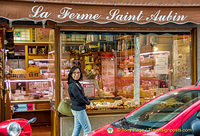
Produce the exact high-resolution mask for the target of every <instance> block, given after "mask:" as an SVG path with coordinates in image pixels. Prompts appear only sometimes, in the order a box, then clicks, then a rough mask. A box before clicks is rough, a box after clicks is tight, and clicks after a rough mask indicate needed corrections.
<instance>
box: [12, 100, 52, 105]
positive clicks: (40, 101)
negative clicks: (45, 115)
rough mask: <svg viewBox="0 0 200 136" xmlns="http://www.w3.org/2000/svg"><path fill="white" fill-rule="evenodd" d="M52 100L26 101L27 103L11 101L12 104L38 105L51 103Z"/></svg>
mask: <svg viewBox="0 0 200 136" xmlns="http://www.w3.org/2000/svg"><path fill="white" fill-rule="evenodd" d="M49 102H50V100H26V101H11V104H13V105H14V104H27V103H29V104H36V103H49Z"/></svg>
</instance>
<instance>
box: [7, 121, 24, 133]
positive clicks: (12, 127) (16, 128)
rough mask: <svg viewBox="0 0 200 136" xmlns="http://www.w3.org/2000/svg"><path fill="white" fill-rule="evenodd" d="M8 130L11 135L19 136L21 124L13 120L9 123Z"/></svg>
mask: <svg viewBox="0 0 200 136" xmlns="http://www.w3.org/2000/svg"><path fill="white" fill-rule="evenodd" d="M7 132H8V135H9V136H19V134H20V132H21V126H20V125H19V124H18V123H17V122H11V123H9V124H8V127H7Z"/></svg>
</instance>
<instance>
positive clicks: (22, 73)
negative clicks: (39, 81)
mask: <svg viewBox="0 0 200 136" xmlns="http://www.w3.org/2000/svg"><path fill="white" fill-rule="evenodd" d="M26 75H27V74H26V70H24V69H13V70H12V73H11V77H10V79H26Z"/></svg>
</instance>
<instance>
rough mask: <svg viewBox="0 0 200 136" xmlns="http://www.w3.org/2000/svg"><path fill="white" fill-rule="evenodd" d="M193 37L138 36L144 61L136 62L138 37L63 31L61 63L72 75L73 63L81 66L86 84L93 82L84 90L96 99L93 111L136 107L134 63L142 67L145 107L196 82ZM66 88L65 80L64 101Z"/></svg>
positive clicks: (64, 82)
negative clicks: (191, 48) (166, 94)
mask: <svg viewBox="0 0 200 136" xmlns="http://www.w3.org/2000/svg"><path fill="white" fill-rule="evenodd" d="M189 37H190V35H189V34H182V35H176V34H170V35H156V34H146V35H139V39H140V41H139V42H140V43H139V45H140V59H139V60H135V57H134V56H135V45H136V43H135V42H136V40H135V39H136V35H135V34H133V33H75V32H73V33H72V32H62V33H61V41H62V42H61V49H62V59H66V63H62V66H61V67H62V70H61V71H63V70H64V69H67V70H68V71H69V70H70V68H71V66H73V65H78V66H80V67H81V70H82V72H83V80H82V85H83V86H84V82H85V83H86V82H87V83H88V84H93V85H92V87H91V86H88V88H87V86H85V87H86V88H85V90H87V94H89V96H93V97H92V99H94V100H93V102H94V109H93V110H100V109H107V110H108V109H121V108H123V109H127V108H133V107H137V106H138V105H136V104H135V102H134V72H135V71H134V66H135V63H140V104H142V103H144V102H146V101H148V100H150V99H152V98H154V97H156V96H158V95H160V94H162V93H165V92H166V91H169V90H170V89H173V88H176V87H177V86H178V84H177V81H178V80H177V79H181V78H183V80H186V79H187V80H188V79H189V80H190V82H189V84H191V79H190V76H191V74H190V67H191V66H190V61H189V59H190V52H189V48H190V41H191V39H190V38H189ZM183 54H185V55H183ZM177 60H178V61H177ZM177 69H179V70H177ZM180 69H182V70H180ZM66 75H67V74H66ZM66 78H67V77H66ZM66 78H65V79H66ZM93 86H94V88H95V89H92V88H93ZM181 86H184V85H183V84H182V85H181ZM90 87H91V88H90ZM67 88H68V87H67V81H66V80H65V81H64V80H63V81H62V93H61V94H62V97H63V98H66V97H68V94H67ZM89 91H90V92H89ZM88 109H91V107H89V106H88Z"/></svg>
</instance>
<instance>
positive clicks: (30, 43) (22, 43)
mask: <svg viewBox="0 0 200 136" xmlns="http://www.w3.org/2000/svg"><path fill="white" fill-rule="evenodd" d="M48 44H54V42H15V43H14V45H28V46H45V45H46V46H47V45H48Z"/></svg>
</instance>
